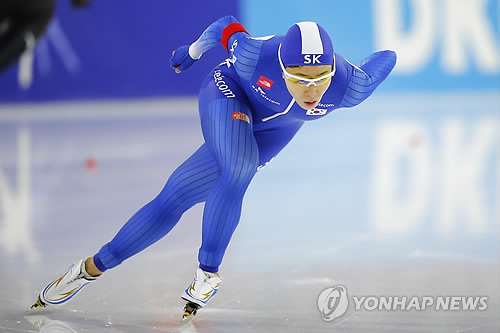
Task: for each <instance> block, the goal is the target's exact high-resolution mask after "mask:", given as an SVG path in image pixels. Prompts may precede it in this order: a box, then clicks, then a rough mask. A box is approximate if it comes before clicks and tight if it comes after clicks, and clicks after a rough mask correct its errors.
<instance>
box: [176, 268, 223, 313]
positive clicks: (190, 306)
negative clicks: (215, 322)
mask: <svg viewBox="0 0 500 333" xmlns="http://www.w3.org/2000/svg"><path fill="white" fill-rule="evenodd" d="M221 282H222V279H221V277H220V276H219V274H217V273H210V272H205V271H204V270H202V269H201V268H198V269H197V270H196V273H195V274H194V281H193V282H192V283H191V285H190V286H189V287H188V288H187V289H186V290H185V291H184V293H182V296H181V297H182V299H183V300H185V301H187V304H186V306H185V307H184V315H183V316H182V320H183V321H185V320H188V319H191V318H192V317H193V316H194V315H196V313H197V311H198V310H199V309H200V308H202V307H204V306H205V305H206V304H207V303H208V301H210V300H211V299H212V298H213V297H214V296H215V294H216V293H217V290H218V289H219V285H220V283H221Z"/></svg>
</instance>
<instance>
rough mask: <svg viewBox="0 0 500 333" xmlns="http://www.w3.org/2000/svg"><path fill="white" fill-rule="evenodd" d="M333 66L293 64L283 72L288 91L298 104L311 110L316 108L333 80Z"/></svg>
mask: <svg viewBox="0 0 500 333" xmlns="http://www.w3.org/2000/svg"><path fill="white" fill-rule="evenodd" d="M331 74H332V66H331V65H320V66H293V67H286V68H285V71H284V72H283V79H284V80H285V84H286V87H287V89H288V92H289V93H290V95H292V97H293V98H294V99H295V101H296V102H297V104H298V105H299V106H300V107H301V108H303V109H305V110H309V109H312V108H315V107H316V106H317V105H318V104H319V102H320V101H321V98H322V97H323V94H324V93H325V92H326V90H327V89H328V87H330V83H331V82H332V76H331ZM301 78H302V79H304V80H301Z"/></svg>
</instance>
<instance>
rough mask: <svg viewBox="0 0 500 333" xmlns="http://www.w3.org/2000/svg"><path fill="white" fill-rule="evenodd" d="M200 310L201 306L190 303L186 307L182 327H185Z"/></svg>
mask: <svg viewBox="0 0 500 333" xmlns="http://www.w3.org/2000/svg"><path fill="white" fill-rule="evenodd" d="M198 310H199V306H197V305H196V304H193V303H191V302H190V303H188V304H186V306H185V307H184V314H183V315H182V321H181V325H185V324H187V323H188V322H190V321H191V320H192V319H193V317H194V316H195V315H196V313H197V312H198Z"/></svg>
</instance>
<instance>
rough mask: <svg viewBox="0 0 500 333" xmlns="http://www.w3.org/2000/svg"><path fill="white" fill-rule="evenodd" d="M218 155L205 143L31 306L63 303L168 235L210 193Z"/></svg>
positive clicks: (47, 287) (46, 289) (216, 172)
mask: <svg viewBox="0 0 500 333" xmlns="http://www.w3.org/2000/svg"><path fill="white" fill-rule="evenodd" d="M217 177H218V168H217V164H216V162H215V159H213V158H212V155H211V154H210V153H209V152H208V149H207V147H206V146H205V145H202V146H201V147H200V148H199V149H198V150H197V151H196V152H195V153H194V154H193V155H192V156H191V157H190V158H189V159H188V160H186V161H185V162H184V163H183V164H182V165H181V166H180V167H179V168H177V170H175V171H174V173H173V174H172V175H171V176H170V178H169V180H168V181H167V184H166V185H165V187H164V189H163V190H162V191H161V193H160V194H159V195H158V196H157V197H156V198H155V199H154V200H153V201H151V202H150V203H148V204H147V205H146V206H144V207H143V208H142V209H140V210H139V211H138V212H137V213H136V214H135V215H134V216H132V218H131V219H130V220H129V221H128V222H127V223H126V224H125V225H124V226H123V227H122V229H121V230H120V231H119V232H118V234H117V235H116V236H115V238H114V239H113V240H112V241H111V242H110V243H108V244H106V245H105V246H104V247H103V248H102V249H101V250H100V251H99V252H98V253H97V254H96V255H95V256H94V257H90V258H87V259H80V260H79V261H77V262H76V263H74V264H73V265H72V266H71V267H70V268H69V269H68V270H67V271H66V272H65V273H64V274H63V275H62V276H60V277H59V278H58V279H56V280H54V281H53V282H51V283H49V284H48V285H47V286H46V287H45V288H44V289H43V290H42V292H41V293H40V296H39V298H38V300H37V302H36V303H35V304H34V305H33V306H32V309H35V308H40V307H45V306H46V305H47V304H51V305H53V304H63V303H65V302H67V301H69V300H70V299H72V298H73V296H74V295H76V294H77V293H78V292H79V291H80V290H81V289H82V288H83V287H85V286H86V285H88V284H89V283H91V282H93V281H95V280H96V277H98V276H99V275H101V274H102V273H103V272H105V271H106V270H107V269H110V268H113V267H115V266H117V265H118V264H120V263H121V262H122V261H123V260H125V259H127V258H129V257H131V256H132V255H134V254H136V253H138V252H140V251H141V250H143V249H145V248H146V247H148V246H150V245H151V244H153V243H154V242H156V241H157V240H159V239H160V238H162V237H163V236H165V235H166V234H167V233H168V232H169V231H170V230H171V229H172V228H173V227H174V226H175V224H177V222H178V221H179V219H180V217H181V216H182V214H183V213H184V212H185V211H186V210H188V209H189V208H190V207H192V206H193V205H195V204H196V203H198V202H202V201H204V200H205V199H206V197H207V196H208V193H209V192H210V191H211V189H212V187H213V185H214V183H215V181H216V179H217Z"/></svg>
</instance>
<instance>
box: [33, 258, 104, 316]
mask: <svg viewBox="0 0 500 333" xmlns="http://www.w3.org/2000/svg"><path fill="white" fill-rule="evenodd" d="M95 280H97V277H93V276H90V275H89V274H88V273H87V272H86V271H85V259H80V260H78V261H77V262H75V263H74V264H73V265H71V266H70V267H69V268H68V270H67V271H66V273H64V274H63V275H62V276H61V277H60V278H58V279H57V280H55V281H53V282H51V283H49V284H48V285H47V286H46V287H45V288H44V289H43V290H42V292H41V293H40V295H39V296H38V299H37V301H36V303H35V304H33V305H32V306H31V308H30V310H34V309H37V308H44V307H46V306H47V305H59V304H63V303H66V302H67V301H69V300H70V299H71V298H73V296H75V295H76V294H77V293H78V292H79V291H80V290H82V288H83V287H85V286H86V285H87V284H89V283H91V282H93V281H95Z"/></svg>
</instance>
